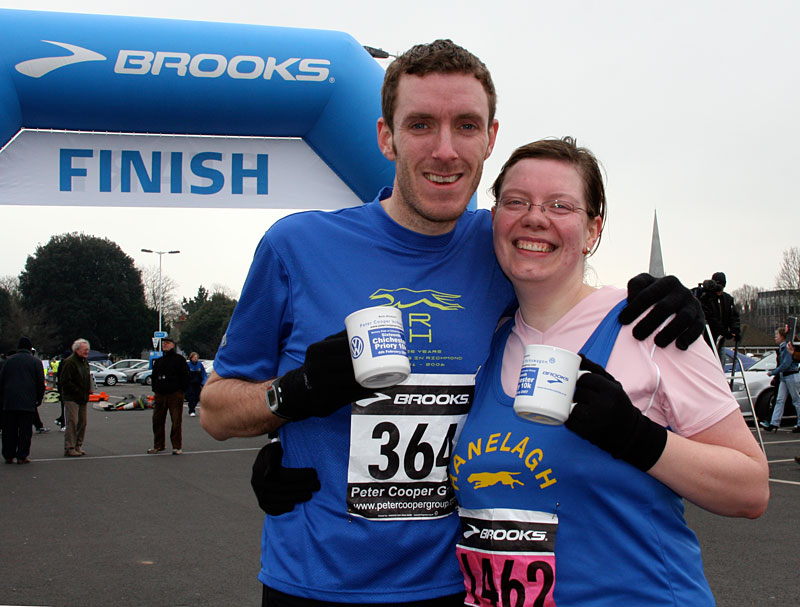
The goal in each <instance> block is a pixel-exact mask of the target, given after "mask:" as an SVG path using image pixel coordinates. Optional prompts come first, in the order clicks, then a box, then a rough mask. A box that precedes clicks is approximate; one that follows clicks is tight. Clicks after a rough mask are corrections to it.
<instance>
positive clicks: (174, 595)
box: [0, 384, 800, 607]
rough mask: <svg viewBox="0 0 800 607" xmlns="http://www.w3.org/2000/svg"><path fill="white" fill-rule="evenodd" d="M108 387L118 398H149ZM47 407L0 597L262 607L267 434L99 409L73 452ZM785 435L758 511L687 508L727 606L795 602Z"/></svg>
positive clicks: (799, 531) (771, 450) (18, 472)
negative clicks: (255, 490)
mask: <svg viewBox="0 0 800 607" xmlns="http://www.w3.org/2000/svg"><path fill="white" fill-rule="evenodd" d="M101 389H104V390H105V391H106V392H107V393H108V394H109V395H111V397H112V398H111V401H112V402H116V401H117V400H119V397H121V396H124V395H126V394H134V395H136V396H138V395H139V394H146V393H149V388H148V389H145V388H144V387H142V386H137V385H131V384H122V385H118V386H115V387H113V388H108V387H101ZM40 413H41V416H42V419H43V421H44V423H45V425H46V426H48V427H50V428H51V431H50V432H49V433H46V434H34V437H33V444H32V448H31V459H32V463H31V464H28V465H17V464H14V465H2V466H0V483H2V486H3V491H2V493H0V520H2V536H0V605H15V606H19V605H37V606H45V605H47V606H59V607H60V606H70V607H71V606H95V605H98V606H100V605H102V606H106V605H119V606H123V607H124V606H170V607H175V606H183V605H193V606H205V605H209V606H210V605H214V606H220V605H231V606H240V605H241V606H248V605H249V606H256V605H260V598H261V589H260V585H259V583H258V580H257V579H256V575H257V573H258V567H259V544H260V531H261V521H262V513H261V510H259V508H258V505H257V503H256V501H255V497H254V496H253V495H252V493H251V490H250V484H249V477H250V467H251V465H252V462H253V459H254V458H255V455H256V452H257V451H258V449H259V448H260V447H261V445H262V444H263V440H262V439H261V438H253V439H232V440H228V441H225V442H217V441H215V440H214V439H213V438H211V437H210V436H208V435H207V434H206V433H205V432H204V431H203V429H202V428H201V427H200V424H199V418H197V417H194V418H191V417H188V415H186V413H184V418H183V448H184V451H183V455H181V456H173V455H171V452H170V450H169V449H168V450H167V451H165V452H164V453H163V454H159V455H146V454H145V451H146V450H147V449H148V448H149V447H151V446H152V429H151V416H152V411H151V410H149V409H148V410H144V411H100V410H97V409H95V408H93V407H91V404H90V407H89V421H88V429H87V432H86V440H85V443H84V445H83V448H84V450H85V451H86V452H87V455H86V456H84V457H80V458H65V457H63V452H64V434H63V433H61V432H59V431H58V429H57V427H56V426H55V424H54V422H53V420H54V419H55V418H56V417H57V416H58V413H59V406H58V405H57V404H43V405H42V406H41V408H40ZM167 424H169V421H168V422H167ZM789 430H790V428H784V429H782V430H781V431H780V432H778V433H777V434H765V435H764V442H765V445H766V452H767V457H768V459H769V461H770V477H771V483H770V489H771V492H772V496H771V501H770V506H769V508H768V510H767V512H766V513H765V514H764V515H763V516H762V517H761V518H759V519H757V520H755V521H750V520H744V519H728V518H723V517H720V516H716V515H713V514H709V513H707V512H705V511H703V510H701V509H699V508H697V507H695V506H693V505H692V504H687V505H686V516H687V520H688V522H689V524H690V526H691V527H692V528H693V529H694V530H695V532H696V533H697V535H698V537H699V539H700V543H701V545H702V548H703V554H704V562H705V570H706V576H707V578H708V580H709V582H710V584H711V588H712V590H713V591H714V594H715V596H716V598H717V603H718V605H719V607H748V606H759V607H761V606H769V607H790V606H791V607H795V606H796V605H798V604H800V579H798V577H799V576H798V573H800V549H798V547H799V546H800V525H798V517H800V465H797V464H796V463H795V461H794V456H796V455H800V434H792V433H790V431H789ZM621 607H636V606H621ZM687 607H691V606H687Z"/></svg>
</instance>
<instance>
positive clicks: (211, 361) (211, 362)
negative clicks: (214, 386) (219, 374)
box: [200, 358, 214, 375]
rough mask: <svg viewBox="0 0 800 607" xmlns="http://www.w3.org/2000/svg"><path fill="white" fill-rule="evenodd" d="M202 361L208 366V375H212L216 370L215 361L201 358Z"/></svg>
mask: <svg viewBox="0 0 800 607" xmlns="http://www.w3.org/2000/svg"><path fill="white" fill-rule="evenodd" d="M200 362H201V363H203V366H204V367H205V368H206V375H211V372H212V371H213V370H214V361H213V360H209V359H208V358H201V359H200Z"/></svg>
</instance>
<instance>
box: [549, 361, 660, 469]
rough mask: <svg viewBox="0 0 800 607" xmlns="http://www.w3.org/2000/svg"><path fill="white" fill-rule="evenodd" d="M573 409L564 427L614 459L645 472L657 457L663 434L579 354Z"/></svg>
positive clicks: (619, 388)
mask: <svg viewBox="0 0 800 607" xmlns="http://www.w3.org/2000/svg"><path fill="white" fill-rule="evenodd" d="M580 368H581V369H585V370H587V371H590V373H584V374H583V375H581V376H580V377H579V378H578V382H577V384H576V386H575V403H576V404H575V407H574V408H573V409H572V413H570V415H569V417H568V418H567V421H566V422H565V424H564V425H565V426H566V427H567V428H568V429H569V430H571V431H572V432H574V433H575V434H577V435H578V436H580V437H583V438H585V439H586V440H588V441H589V442H591V443H592V444H594V445H596V446H597V447H600V448H601V449H603V450H604V451H607V452H608V453H610V454H611V455H613V456H614V457H615V458H617V459H621V460H623V461H626V462H628V463H629V464H631V465H632V466H636V467H637V468H639V470H642V471H643V472H647V471H648V470H649V469H650V468H652V467H653V465H654V464H655V463H656V462H657V461H658V458H660V457H661V453H662V452H663V451H664V447H665V446H666V444H667V430H666V429H665V428H664V427H663V426H660V425H658V424H657V423H656V422H654V421H652V420H651V419H648V418H647V417H646V416H645V415H644V414H643V413H642V412H641V411H639V409H637V408H636V407H635V406H634V405H633V403H631V400H630V399H629V398H628V395H627V394H626V393H625V390H624V389H623V388H622V386H621V385H620V383H619V382H618V381H617V380H615V379H614V378H613V377H612V376H611V375H609V373H608V372H607V371H606V370H605V369H603V367H601V366H600V365H598V364H596V363H593V362H592V361H591V360H589V359H588V358H586V357H585V356H584V355H583V354H581V367H580Z"/></svg>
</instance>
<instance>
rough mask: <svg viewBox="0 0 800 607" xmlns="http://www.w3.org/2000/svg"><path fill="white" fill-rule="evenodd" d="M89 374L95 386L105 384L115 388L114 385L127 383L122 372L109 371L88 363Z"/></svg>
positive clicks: (125, 376) (106, 368)
mask: <svg viewBox="0 0 800 607" xmlns="http://www.w3.org/2000/svg"><path fill="white" fill-rule="evenodd" d="M89 372H90V373H91V374H92V378H93V379H94V381H95V383H96V384H105V385H106V386H115V385H116V384H118V383H119V384H124V383H127V381H128V376H127V375H125V373H123V372H122V371H118V370H116V369H110V368H108V367H104V366H103V365H98V364H97V363H93V362H90V363H89Z"/></svg>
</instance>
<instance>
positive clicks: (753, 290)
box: [731, 285, 762, 316]
mask: <svg viewBox="0 0 800 607" xmlns="http://www.w3.org/2000/svg"><path fill="white" fill-rule="evenodd" d="M761 290H762V289H759V288H758V287H754V286H753V285H742V286H741V287H739V288H738V289H736V290H735V291H731V295H732V296H733V300H734V301H735V302H736V305H737V306H739V311H740V312H741V314H742V316H746V315H748V314H749V313H750V312H752V311H753V310H755V307H756V301H757V300H758V292H759V291H761Z"/></svg>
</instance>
